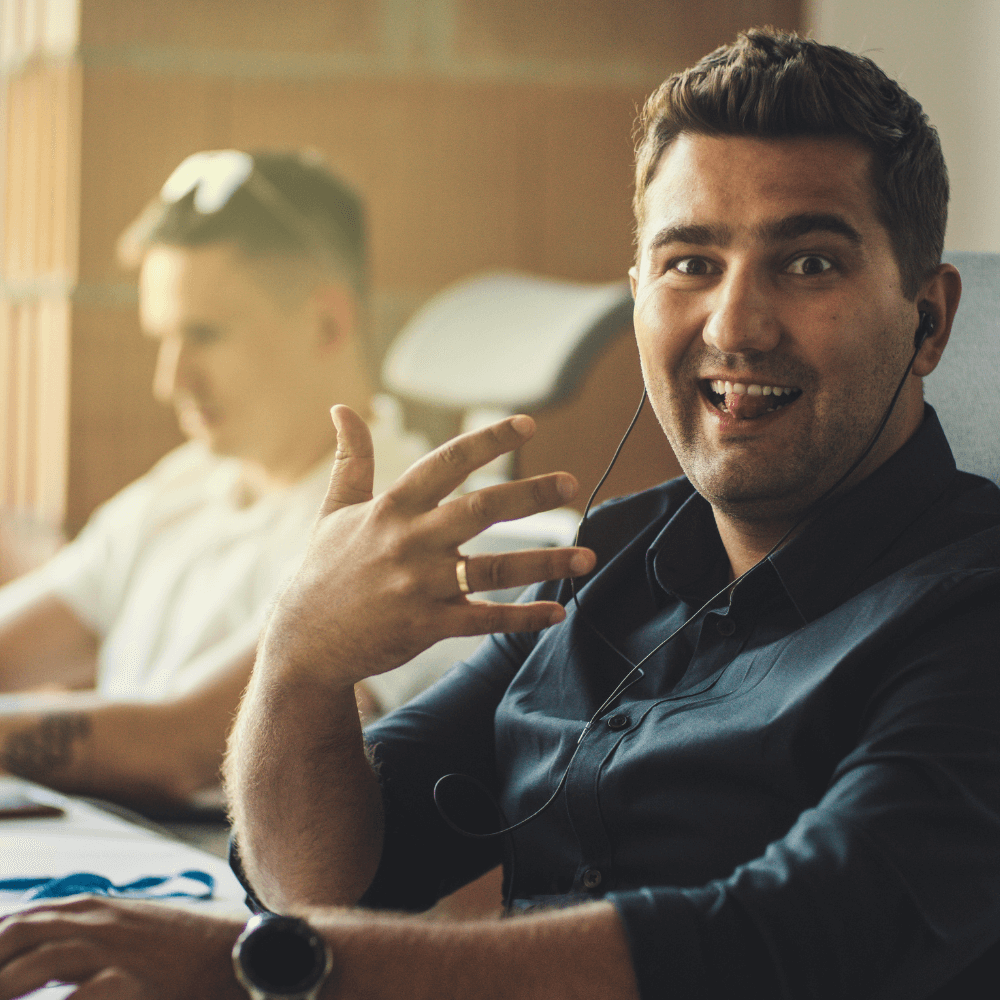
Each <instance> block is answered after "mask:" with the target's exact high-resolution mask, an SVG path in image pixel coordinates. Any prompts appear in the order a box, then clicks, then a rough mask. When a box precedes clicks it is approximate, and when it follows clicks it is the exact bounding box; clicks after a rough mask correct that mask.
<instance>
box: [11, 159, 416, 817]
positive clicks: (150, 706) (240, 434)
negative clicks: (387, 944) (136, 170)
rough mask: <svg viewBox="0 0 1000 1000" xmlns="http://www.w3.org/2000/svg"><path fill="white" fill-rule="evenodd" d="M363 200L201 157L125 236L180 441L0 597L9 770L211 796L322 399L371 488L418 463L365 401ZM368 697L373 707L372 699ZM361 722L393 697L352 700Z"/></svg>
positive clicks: (121, 789) (104, 788)
mask: <svg viewBox="0 0 1000 1000" xmlns="http://www.w3.org/2000/svg"><path fill="white" fill-rule="evenodd" d="M365 244H366V240H365V224H364V213H363V208H362V205H361V203H360V201H359V200H358V198H357V197H356V196H355V195H354V194H353V193H352V192H351V191H350V190H349V189H348V188H347V187H345V186H344V185H343V184H342V183H341V182H340V181H339V180H338V179H337V178H335V177H334V176H332V175H331V174H330V173H329V171H327V170H326V169H325V168H324V167H323V166H322V165H321V164H319V163H318V162H316V161H315V160H310V159H309V158H307V157H303V156H299V155H294V154H264V155H258V156H254V157H251V156H249V155H247V154H246V153H241V152H237V151H234V150H227V151H221V152H208V153H197V154H195V155H193V156H191V157H188V158H187V159H186V160H185V161H184V162H183V163H182V164H181V165H180V166H179V167H178V168H177V169H176V170H175V171H174V173H173V174H172V175H171V177H170V178H169V179H168V181H167V182H166V184H165V185H164V187H163V189H162V191H161V193H160V195H159V196H158V197H157V198H156V199H154V200H153V201H152V202H151V203H150V205H149V206H147V208H146V209H145V211H144V212H143V213H142V214H141V215H140V216H139V218H138V219H137V220H136V221H135V222H134V223H133V224H132V226H130V227H129V229H128V230H127V231H126V232H125V234H124V235H123V236H122V239H121V242H120V247H119V249H120V252H121V255H122V257H123V259H124V260H125V262H126V263H129V264H131V265H132V266H136V265H138V266H139V267H140V280H139V307H140V314H141V323H142V328H143V331H144V333H145V334H146V335H147V336H149V337H151V338H153V339H154V340H155V341H156V342H157V343H158V345H159V354H158V358H157V364H156V374H155V377H154V384H153V391H154V394H155V396H156V397H157V399H159V400H160V401H162V402H164V403H168V404H172V405H173V406H174V407H175V409H176V411H177V416H178V420H179V422H180V426H181V428H182V430H183V432H184V434H185V435H186V436H187V437H188V438H189V441H188V442H187V443H186V444H184V445H182V446H181V447H179V448H177V449H176V450H174V451H172V452H171V453H169V454H168V455H166V456H165V457H164V458H163V459H161V460H160V461H159V462H158V463H157V464H156V465H155V466H154V467H153V468H152V469H151V470H150V471H149V472H148V473H147V474H146V475H145V476H143V477H141V478H140V479H138V480H137V481H136V482H134V483H132V484H131V485H130V486H128V487H126V488H125V489H124V490H122V492H121V493H119V494H118V495H117V496H116V497H114V498H113V499H111V500H110V501H108V503H106V504H105V505H104V506H103V507H102V508H100V509H99V510H98V511H97V512H96V513H95V514H94V515H93V517H92V518H91V520H90V522H89V523H88V524H87V526H86V527H85V528H84V529H83V531H82V532H81V533H80V535H79V536H78V537H77V538H76V539H75V540H74V541H73V542H72V543H70V544H69V545H67V546H66V547H65V548H63V549H62V550H61V551H60V552H59V553H58V554H57V555H56V556H55V557H54V558H53V559H51V560H50V561H49V562H47V563H46V564H45V565H43V566H42V567H41V568H40V569H37V570H36V571H34V572H32V573H30V574H28V575H27V576H25V577H22V578H21V579H20V580H17V581H15V582H14V583H12V584H9V585H8V586H6V587H4V588H3V589H2V590H0V691H3V692H19V693H18V694H16V695H13V696H11V695H5V697H4V698H3V699H2V700H0V770H6V771H8V772H10V773H13V774H17V775H21V776H24V777H28V778H31V779H33V780H36V781H39V782H42V783H44V784H48V785H51V786H53V787H56V788H59V789H62V790H66V791H76V792H85V793H88V794H92V795H99V796H104V797H109V798H116V799H120V800H121V799H124V800H127V801H130V802H133V803H143V804H149V803H157V804H165V803H179V802H183V801H186V800H188V799H189V798H190V796H191V795H192V794H193V793H195V792H196V791H197V790H199V789H202V788H205V787H211V786H215V785H217V781H218V770H219V763H220V759H221V754H222V750H223V745H224V741H225V736H226V733H227V730H228V728H229V725H230V721H231V719H232V716H233V714H234V712H235V710H236V706H237V702H238V699H239V696H240V693H241V692H242V690H243V688H244V686H245V684H246V681H247V677H248V676H249V672H250V667H251V665H252V663H253V657H254V652H255V648H256V643H257V637H258V634H259V632H260V629H261V625H262V622H263V620H264V617H265V614H266V612H267V609H268V607H269V604H270V601H271V599H272V597H273V595H274V593H275V590H276V589H277V588H278V587H279V586H280V585H281V583H282V582H283V581H284V580H285V579H286V578H287V577H288V576H289V575H290V574H291V573H292V572H293V570H294V569H295V567H296V564H297V562H298V559H299V557H300V555H301V553H302V550H303V548H304V546H305V543H306V540H307V538H308V535H309V532H310V530H311V528H312V525H313V522H314V520H315V516H316V511H317V509H318V507H319V504H320V502H321V500H322V498H323V495H324V493H325V491H326V485H327V480H328V478H329V469H330V465H331V461H332V458H333V455H334V453H335V450H336V443H337V441H336V433H335V431H334V427H333V424H332V423H331V420H330V415H329V408H330V404H331V402H334V401H344V402H349V403H350V404H351V406H352V407H354V408H356V409H357V410H358V412H360V413H362V414H363V415H364V416H365V419H366V420H367V421H368V422H369V424H370V425H371V428H372V431H373V433H374V435H375V438H376V441H377V447H378V465H377V468H376V473H375V474H376V479H377V482H378V483H379V484H380V486H382V485H387V484H389V483H391V482H392V481H393V480H394V479H395V478H396V477H397V476H399V475H400V474H401V473H402V472H403V470H404V469H405V468H406V467H407V466H408V465H409V464H410V463H411V462H412V461H413V460H414V459H415V458H417V457H418V456H419V455H420V453H421V451H422V446H421V443H420V441H419V440H418V439H417V438H415V437H413V436H407V435H404V434H402V433H401V431H400V429H399V426H398V421H397V420H396V415H395V412H394V411H393V409H392V406H391V401H389V400H387V399H385V398H384V397H376V398H374V399H373V394H374V392H375V387H376V386H377V384H378V371H379V363H380V357H379V352H378V350H377V349H376V348H375V346H374V342H373V340H372V338H371V337H370V336H369V335H368V324H367V317H366V311H365V303H366V294H367V267H366V245H365ZM376 690H377V694H376ZM358 694H359V700H360V703H361V705H362V710H363V711H365V712H366V714H368V715H369V716H371V715H375V714H378V712H379V711H380V710H383V709H388V708H391V707H394V704H395V701H396V692H395V690H394V688H393V685H392V683H391V682H390V683H389V684H388V685H383V686H381V687H379V686H378V685H371V686H361V685H359V689H358Z"/></svg>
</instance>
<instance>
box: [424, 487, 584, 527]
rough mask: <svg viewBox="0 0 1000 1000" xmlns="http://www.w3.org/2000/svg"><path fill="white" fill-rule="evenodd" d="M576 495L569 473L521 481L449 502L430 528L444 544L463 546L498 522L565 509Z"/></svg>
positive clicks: (433, 515) (431, 517) (430, 522)
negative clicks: (463, 543)
mask: <svg viewBox="0 0 1000 1000" xmlns="http://www.w3.org/2000/svg"><path fill="white" fill-rule="evenodd" d="M576 491H577V484H576V480H575V479H574V478H573V477H572V476H571V475H569V473H567V472H553V473H550V474H548V475H545V476H533V477H532V478H531V479H518V480H515V481H514V482H510V483H501V484H499V485H497V486H488V487H486V488H485V489H481V490H476V491H475V493H467V494H466V495H465V496H460V497H456V499H454V500H449V501H448V503H446V504H442V505H441V506H440V507H438V508H436V509H435V510H434V511H432V512H431V514H430V515H429V516H428V518H427V524H428V526H429V527H431V528H432V530H435V531H440V536H439V537H440V539H441V541H442V542H444V543H445V544H447V545H461V544H462V542H467V541H468V540H469V539H470V538H472V537H473V535H478V534H479V532H481V531H482V530H483V529H485V528H488V527H489V526H490V525H491V524H496V523H497V521H515V520H517V519H518V518H521V517H528V516H529V515H531V514H537V513H539V512H540V511H543V510H553V509H554V508H556V507H562V506H563V505H564V504H565V503H566V501H567V500H571V499H572V498H573V497H574V496H575V495H576Z"/></svg>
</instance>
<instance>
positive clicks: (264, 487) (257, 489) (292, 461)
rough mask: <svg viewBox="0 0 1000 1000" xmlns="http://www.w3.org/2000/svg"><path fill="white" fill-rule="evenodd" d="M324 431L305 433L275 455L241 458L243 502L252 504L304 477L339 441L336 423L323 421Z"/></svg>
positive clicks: (240, 486) (240, 483)
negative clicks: (335, 429)
mask: <svg viewBox="0 0 1000 1000" xmlns="http://www.w3.org/2000/svg"><path fill="white" fill-rule="evenodd" d="M320 426H321V427H322V433H319V432H317V433H316V434H313V435H303V436H301V437H299V438H297V439H296V441H295V442H294V444H292V445H289V447H287V448H285V449H282V451H281V452H280V454H278V455H276V456H275V457H274V458H273V459H270V460H263V459H256V458H252V459H251V458H244V459H241V460H240V477H239V488H240V491H241V494H242V496H241V499H242V500H243V503H242V506H247V507H249V506H250V505H251V504H253V503H254V502H256V501H257V500H259V499H260V498H261V497H262V496H264V495H266V494H268V493H273V492H275V491H276V490H281V489H287V488H288V487H289V486H294V485H295V484H296V483H298V482H300V481H301V480H302V479H304V478H305V477H306V476H307V475H308V474H309V473H310V472H311V471H312V470H313V469H314V468H315V467H316V465H317V464H318V463H319V462H320V461H321V460H322V459H323V458H325V457H326V456H327V455H329V454H330V453H331V452H332V451H333V449H334V447H335V446H336V444H337V435H336V432H335V431H334V429H333V424H332V423H329V424H325V425H320Z"/></svg>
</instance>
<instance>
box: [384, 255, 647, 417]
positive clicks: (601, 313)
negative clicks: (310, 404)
mask: <svg viewBox="0 0 1000 1000" xmlns="http://www.w3.org/2000/svg"><path fill="white" fill-rule="evenodd" d="M631 319H632V296H631V294H630V293H629V289H628V285H627V284H625V283H624V282H614V283H612V284H603V285H588V284H581V283H579V282H571V281H557V280H555V279H553V278H541V277H536V276H531V275H523V274H503V273H496V274H485V275H480V276H477V277H474V278H468V279H466V280H464V281H460V282H458V283H457V284H454V285H452V286H451V287H449V288H446V289H445V290H444V291H443V292H441V293H439V294H438V295H436V296H434V298H433V299H431V300H430V301H429V302H428V303H427V304H426V305H425V306H424V307H423V308H422V309H421V310H420V311H419V312H417V314H416V315H415V316H414V317H413V318H412V319H411V320H410V321H409V322H408V323H407V324H406V326H405V327H404V328H403V330H402V331H401V332H400V333H399V335H398V336H397V337H396V339H395V340H394V341H393V344H392V347H391V348H390V349H389V352H388V354H387V355H386V359H385V364H384V365H383V369H382V377H383V381H384V382H385V385H386V387H387V388H388V389H389V391H390V392H392V393H393V394H394V395H396V396H399V397H400V398H402V399H404V400H408V401H410V402H416V403H423V404H425V405H430V406H440V407H447V408H449V409H453V410H460V411H468V410H490V411H498V412H501V413H504V412H505V413H516V412H518V411H519V410H532V411H534V410H538V409H540V408H542V407H544V406H551V405H552V404H553V403H557V402H559V401H560V400H562V399H565V398H566V397H567V396H570V395H572V393H573V391H574V390H575V389H576V388H577V386H578V384H579V383H580V381H581V380H582V378H583V376H584V374H585V373H586V371H587V369H588V367H589V365H590V363H591V362H592V361H593V359H594V357H595V356H596V355H597V354H598V353H599V352H600V350H601V349H602V348H603V347H604V346H605V344H606V343H607V341H608V340H609V339H610V338H611V337H613V336H614V335H615V334H617V333H618V332H619V331H620V330H621V328H622V326H624V325H625V324H626V323H629V322H631Z"/></svg>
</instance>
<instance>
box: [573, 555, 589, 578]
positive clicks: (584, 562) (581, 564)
mask: <svg viewBox="0 0 1000 1000" xmlns="http://www.w3.org/2000/svg"><path fill="white" fill-rule="evenodd" d="M569 568H570V569H571V570H572V571H573V572H574V573H586V572H587V570H588V569H590V556H589V555H588V554H587V553H586V552H577V554H576V555H575V556H573V558H572V559H570V561H569Z"/></svg>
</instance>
